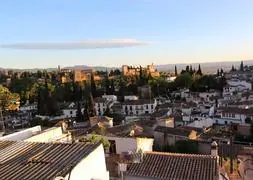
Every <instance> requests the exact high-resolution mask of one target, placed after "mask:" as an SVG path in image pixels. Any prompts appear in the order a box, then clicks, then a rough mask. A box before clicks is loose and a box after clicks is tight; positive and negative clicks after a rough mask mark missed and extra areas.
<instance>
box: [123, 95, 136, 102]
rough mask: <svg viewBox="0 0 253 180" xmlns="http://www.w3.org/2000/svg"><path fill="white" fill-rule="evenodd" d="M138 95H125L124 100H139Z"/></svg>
mask: <svg viewBox="0 0 253 180" xmlns="http://www.w3.org/2000/svg"><path fill="white" fill-rule="evenodd" d="M138 99H139V98H138V96H124V100H130V101H133V100H138Z"/></svg>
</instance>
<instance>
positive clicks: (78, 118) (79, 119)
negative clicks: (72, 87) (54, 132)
mask: <svg viewBox="0 0 253 180" xmlns="http://www.w3.org/2000/svg"><path fill="white" fill-rule="evenodd" d="M82 121H83V114H82V109H81V105H80V102H79V101H78V102H77V111H76V122H82Z"/></svg>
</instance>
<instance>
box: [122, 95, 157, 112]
mask: <svg viewBox="0 0 253 180" xmlns="http://www.w3.org/2000/svg"><path fill="white" fill-rule="evenodd" d="M156 106H157V101H156V99H151V100H146V99H139V100H128V101H124V102H123V103H122V111H123V113H124V115H127V116H138V115H145V114H146V115H147V114H152V113H154V112H155V109H156Z"/></svg>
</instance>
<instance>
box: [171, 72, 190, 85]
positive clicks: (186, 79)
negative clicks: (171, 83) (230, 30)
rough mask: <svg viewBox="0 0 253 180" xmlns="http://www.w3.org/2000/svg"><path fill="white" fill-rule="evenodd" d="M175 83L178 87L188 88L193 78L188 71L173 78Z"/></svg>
mask: <svg viewBox="0 0 253 180" xmlns="http://www.w3.org/2000/svg"><path fill="white" fill-rule="evenodd" d="M175 83H176V85H177V86H178V87H181V88H190V87H191V85H192V83H193V79H192V76H191V75H190V74H189V73H183V74H181V75H180V76H178V77H177V78H176V79H175Z"/></svg>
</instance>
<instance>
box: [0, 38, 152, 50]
mask: <svg viewBox="0 0 253 180" xmlns="http://www.w3.org/2000/svg"><path fill="white" fill-rule="evenodd" d="M143 45H148V43H147V42H144V41H137V40H135V39H111V40H97V41H75V42H36V43H14V44H3V45H0V48H9V49H27V50H30V49H34V50H36V49H39V50H67V49H97V48H124V47H133V46H143Z"/></svg>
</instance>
